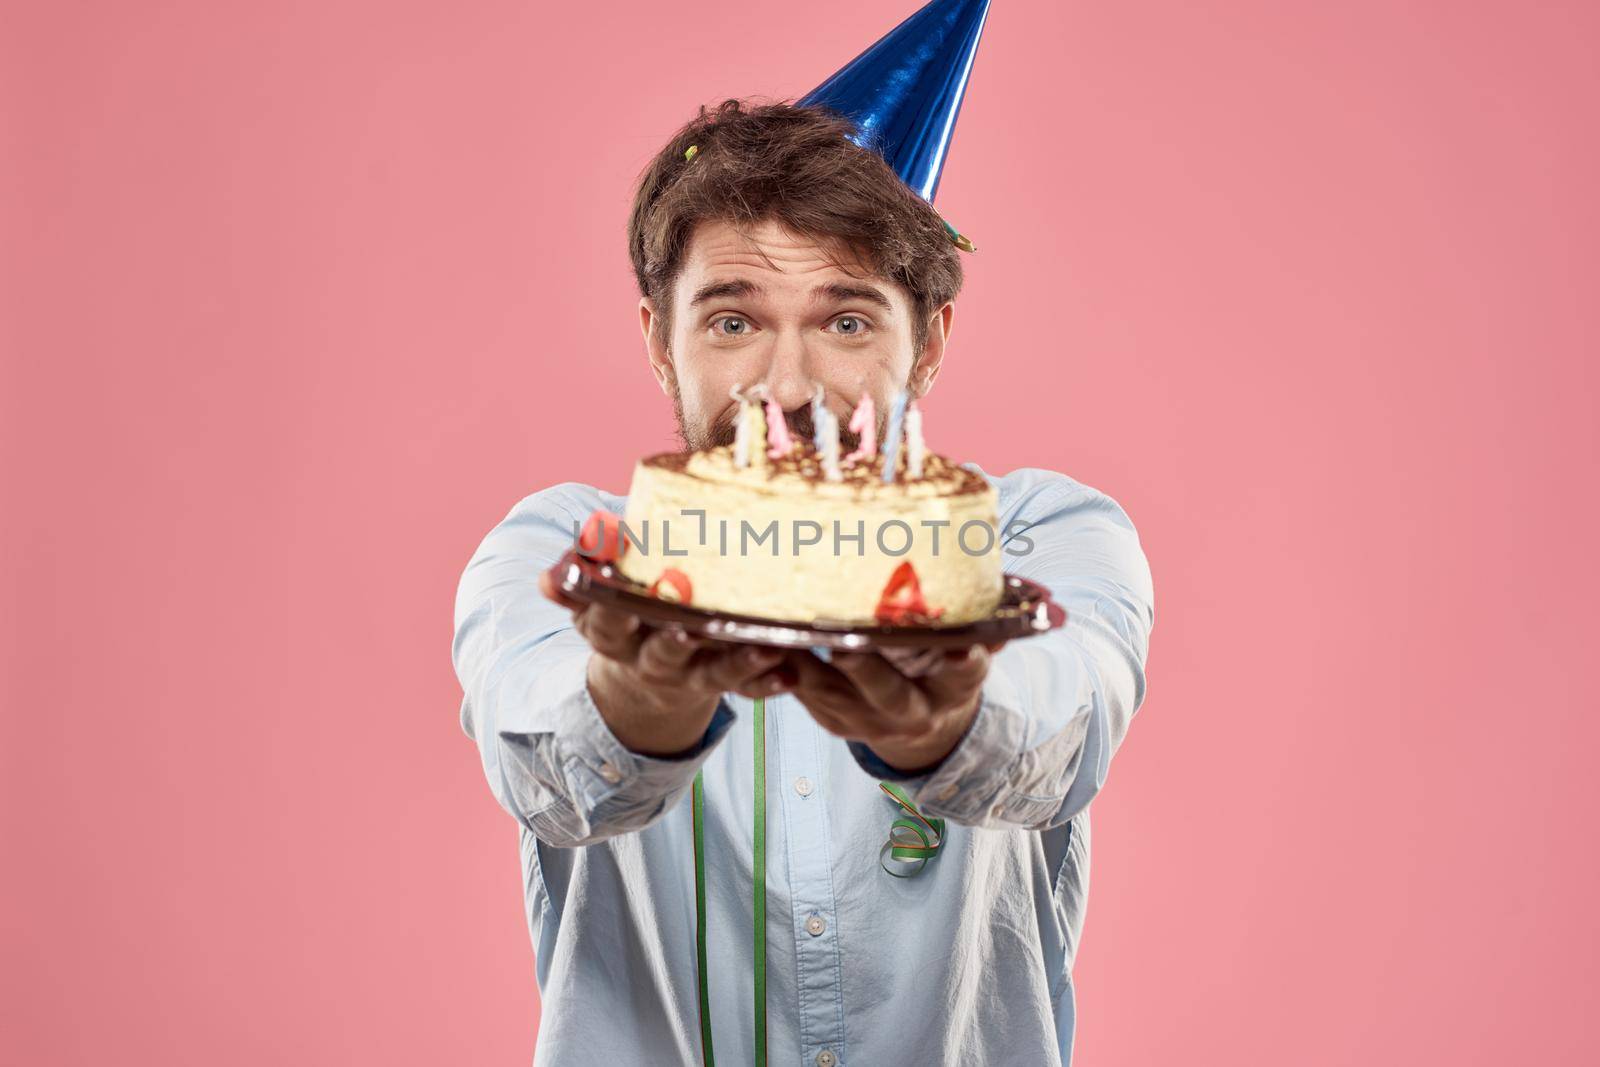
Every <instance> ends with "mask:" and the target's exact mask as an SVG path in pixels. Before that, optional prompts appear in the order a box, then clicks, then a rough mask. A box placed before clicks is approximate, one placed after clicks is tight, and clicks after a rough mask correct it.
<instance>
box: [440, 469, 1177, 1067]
mask: <svg viewBox="0 0 1600 1067" xmlns="http://www.w3.org/2000/svg"><path fill="white" fill-rule="evenodd" d="M969 466H971V465H969ZM972 469H974V470H978V468H977V467H975V466H973V467H972ZM979 473H982V471H981V470H980V471H979ZM984 476H985V477H986V478H988V479H989V480H990V482H991V483H992V484H994V485H995V486H996V487H997V488H998V490H999V507H1000V527H1001V529H1007V528H1009V529H1011V530H1016V529H1017V528H1018V526H1020V525H1022V524H1028V525H1029V527H1030V528H1028V529H1027V530H1026V531H1025V533H1024V534H1023V535H1022V536H1026V537H1028V538H1031V539H1032V542H1033V546H1032V549H1031V551H1029V552H1027V553H1026V554H1008V555H1006V556H1005V557H1004V558H1005V568H1006V570H1007V571H1008V572H1009V573H1013V574H1019V575H1022V576H1024V577H1027V578H1031V579H1033V580H1034V581H1037V582H1040V583H1042V584H1043V585H1045V586H1047V587H1048V588H1049V589H1050V591H1051V593H1052V594H1053V595H1054V597H1055V599H1056V602H1057V603H1059V604H1061V605H1062V606H1063V607H1064V608H1066V609H1067V612H1068V621H1067V624H1066V625H1065V626H1064V627H1062V628H1060V629H1057V630H1054V631H1051V632H1050V633H1047V634H1043V635H1040V636H1035V637H1029V638H1026V639H1021V640H1016V641H1012V642H1011V643H1010V644H1008V645H1007V646H1006V647H1005V648H1004V649H1003V650H1002V651H1001V652H1000V653H999V654H998V655H997V656H995V658H994V660H993V663H992V666H991V669H990V672H989V675H988V678H987V679H986V681H985V682H984V686H983V694H982V702H981V705H980V708H979V711H978V714H977V717H976V719H975V720H974V722H973V725H972V727H971V728H970V729H969V730H968V732H967V735H966V736H965V737H964V738H963V739H962V740H961V742H960V743H959V745H958V746H957V747H956V749H955V751H954V752H952V753H951V755H950V756H949V757H948V758H947V759H946V760H945V761H944V762H943V763H941V764H940V765H939V766H938V767H937V768H935V769H934V770H933V771H931V772H928V773H926V774H922V775H918V776H915V777H906V776H904V775H900V774H898V773H896V772H894V771H892V770H891V769H890V768H889V767H888V766H887V765H886V764H884V763H883V762H882V761H880V760H879V759H877V757H876V756H874V754H873V753H872V752H871V751H870V750H869V749H868V748H866V747H865V746H863V745H861V744H858V743H853V742H852V743H847V742H845V741H843V740H841V739H839V738H837V737H835V736H833V735H832V734H829V733H828V732H826V731H825V730H823V729H822V728H821V727H820V726H819V725H817V723H816V722H815V721H814V720H813V719H812V718H811V716H810V715H809V714H808V713H807V712H806V709H805V708H804V707H803V706H802V705H801V704H800V703H799V702H798V701H797V700H796V699H795V698H794V697H793V696H790V695H787V694H784V695H779V696H776V697H771V698H768V700H767V705H766V708H767V713H766V748H767V764H766V766H767V772H766V773H767V831H766V834H767V975H768V977H767V997H768V1005H769V1009H768V1023H767V1033H768V1040H767V1048H768V1058H769V1062H770V1063H771V1064H773V1065H782V1067H819V1065H820V1067H830V1065H831V1067H885V1065H896V1064H916V1065H919V1067H922V1065H938V1064H949V1065H952V1067H954V1065H957V1064H960V1065H962V1067H981V1065H992V1067H1017V1065H1031V1064H1065V1063H1068V1062H1070V1059H1071V1053H1072V1035H1073V1027H1074V1006H1073V991H1072V962H1073V958H1074V955H1075V954H1076V950H1077V947H1078V938H1079V934H1080V932H1081V931H1082V928H1083V917H1084V905H1085V900H1086V895H1087V890H1088V876H1089V802H1090V801H1091V800H1093V799H1094V796H1095V794H1096V793H1098V792H1099V790H1100V788H1101V786H1102V785H1103V784H1104V783H1105V780H1106V770H1107V767H1108V765H1109V763H1110V760H1111V756H1112V754H1113V753H1114V752H1115V751H1116V750H1117V746H1118V745H1119V744H1120V743H1121V742H1122V738H1123V735H1124V734H1125V733H1126V731H1127V729H1128V723H1129V721H1130V720H1131V719H1132V717H1133V714H1134V712H1135V711H1136V710H1138V708H1139V706H1140V704H1141V703H1142V702H1143V700H1144V693H1145V658H1146V655H1147V651H1148V648H1149V641H1150V631H1151V628H1152V627H1153V625H1154V622H1155V602H1154V594H1153V591H1152V584H1151V576H1150V569H1149V564H1148V562H1147V561H1146V558H1145V555H1144V552H1143V549H1142V548H1141V546H1140V544H1139V538H1138V534H1137V532H1136V531H1135V529H1134V527H1133V524H1132V523H1131V522H1130V521H1129V519H1128V516H1127V515H1126V513H1124V511H1123V510H1122V508H1121V507H1120V506H1119V505H1118V504H1117V503H1116V502H1115V501H1114V500H1112V499H1111V498H1110V497H1108V496H1107V495H1106V494H1104V493H1102V492H1100V491H1098V490H1096V489H1093V488H1090V487H1089V486H1086V485H1083V484H1081V483H1079V482H1076V481H1074V480H1072V479H1071V478H1068V477H1065V476H1064V475H1061V474H1057V473H1054V472H1051V471H1045V470H1038V469H1034V468H1024V469H1021V470H1017V471H1014V472H1012V473H1011V474H1008V475H1005V476H1003V477H1000V478H995V477H993V476H990V475H987V474H985V475H984ZM596 508H605V509H607V510H609V511H614V512H617V513H619V514H620V513H622V512H623V511H624V509H625V498H623V497H619V496H616V495H614V494H611V493H606V492H603V491H600V490H597V489H594V488H592V487H590V486H587V485H580V484H577V483H571V482H568V483H563V484H561V485H556V486H553V487H551V488H549V489H545V490H543V491H541V492H538V493H535V494H533V495H532V496H529V497H527V498H526V499H524V500H522V501H521V502H520V503H519V504H517V506H516V507H514V508H513V509H512V510H511V513H510V514H509V515H508V516H506V518H505V519H504V521H502V522H501V523H500V524H499V525H497V526H496V527H495V528H494V529H493V530H491V531H490V532H489V534H488V536H487V537H485V538H484V541H483V543H482V545H480V546H479V548H478V550H477V552H476V553H475V554H474V555H473V557H472V560H471V562H470V563H469V564H468V565H467V568H466V571H465V573H464V574H463V575H462V578H461V584H460V589H459V591H458V593H457V598H456V605H455V642H454V646H453V658H454V663H455V668H456V674H457V676H458V677H459V678H460V680H461V685H462V688H463V690H464V691H465V698H464V699H463V701H462V704H461V725H462V727H463V729H465V730H466V732H467V734H468V735H469V736H471V737H472V738H473V739H474V740H475V741H476V743H477V746H478V750H479V753H480V755H481V756H482V760H483V768H484V772H485V773H486V775H487V776H488V780H489V787H490V789H491V790H492V791H493V793H494V796H495V798H496V799H497V800H498V801H499V802H500V805H501V806H502V807H503V808H504V809H505V810H506V811H508V812H510V814H511V815H512V816H513V817H514V818H515V819H516V822H517V824H518V827H519V834H520V845H521V856H522V875H523V889H524V897H525V900H526V905H527V915H528V923H529V929H530V932H531V934H532V937H533V943H534V950H535V960H536V964H537V967H536V970H537V976H538V983H539V989H540V992H541V995H542V999H543V1012H542V1014H541V1016H540V1021H539V1033H538V1039H537V1045H536V1051H535V1054H534V1063H535V1065H542V1064H551V1065H559V1067H568V1065H572V1064H602V1065H609V1067H634V1065H640V1064H650V1065H654V1064H663V1065H675V1064H699V1063H701V1047H700V1046H701V1041H700V1024H699V1014H698V1006H697V988H698V987H697V968H696V962H695V886H694V851H693V834H692V823H691V805H690V803H689V800H688V796H687V794H688V793H689V790H690V785H691V783H692V781H693V779H694V776H695V773H696V772H697V771H699V770H701V768H702V767H703V768H704V770H705V775H704V781H705V813H704V816H705V818H704V821H705V850H706V870H707V913H708V914H707V930H708V935H707V939H708V959H709V966H708V968H707V971H708V977H709V984H710V1004H711V1020H712V1033H713V1040H714V1042H715V1048H716V1054H717V1059H718V1061H719V1062H720V1063H722V1064H723V1065H724V1067H730V1065H737V1064H749V1063H752V1062H754V1036H755V1032H754V1024H753V1019H752V1007H751V1005H752V1000H753V997H754V977H753V966H754V958H753V949H752V940H753V929H752V926H753V922H754V912H753V906H752V901H751V885H752V881H751V880H752V860H753V857H752V847H753V840H754V830H753V822H752V819H753V816H752V812H753V808H752V803H753V787H754V770H753V755H752V747H753V742H754V737H753V735H752V729H751V721H752V716H751V703H752V702H751V701H750V700H748V699H745V698H743V697H739V696H737V695H733V694H729V695H727V696H725V697H724V698H723V700H722V701H721V703H720V705H719V706H718V708H717V710H716V713H715V714H714V716H713V718H712V721H711V724H710V726H709V728H708V729H707V731H706V734H705V736H704V739H703V740H702V742H701V744H700V746H699V747H698V748H697V749H696V750H695V751H694V752H693V753H692V754H690V755H688V756H685V757H683V758H679V759H660V758H654V757H649V756H643V755H639V754H637V753H634V752H632V751H631V750H629V749H627V748H625V747H624V746H623V745H622V744H621V743H620V742H619V741H618V740H617V739H616V737H615V735H613V734H612V733H611V731H610V729H609V728H608V727H607V726H606V724H605V721H604V719H602V718H601V716H600V713H599V711H598V709H597V708H596V707H595V704H594V701H593V700H592V699H591V698H590V696H589V692H588V688H587V686H586V684H585V666H586V662H587V660H588V658H589V655H590V650H589V647H588V645H587V644H586V643H585V642H584V640H583V638H582V637H580V636H579V635H578V634H577V633H576V632H575V631H574V630H573V628H572V626H571V616H570V613H569V612H568V611H566V610H565V609H563V608H561V607H559V606H558V605H556V604H554V603H551V602H550V601H548V600H546V599H545V598H544V597H543V596H541V595H540V593H539V588H538V581H539V574H540V572H541V571H543V570H544V569H546V568H547V567H549V566H550V565H551V564H553V563H554V562H555V561H556V560H557V559H558V558H559V557H560V556H561V555H562V553H563V552H565V551H566V549H567V548H569V547H570V546H571V544H572V536H573V529H574V523H581V522H582V521H583V520H584V519H585V518H586V517H587V516H588V515H589V513H590V512H592V511H593V510H594V509H596ZM1015 520H1020V522H1016V521H1015ZM1008 544H1009V543H1008ZM1009 547H1010V548H1011V549H1012V550H1013V552H1014V551H1015V550H1016V549H1017V548H1019V547H1022V545H1021V543H1020V542H1017V543H1015V544H1009ZM880 779H883V780H890V781H896V782H898V783H899V784H900V785H901V786H902V787H903V788H904V789H906V790H907V791H908V792H909V793H910V795H911V797H912V799H913V800H914V802H915V804H916V805H917V807H918V809H919V810H920V811H921V812H922V813H923V814H924V815H927V816H929V817H933V816H942V817H943V818H945V819H946V820H947V831H946V837H945V843H944V845H943V846H942V848H941V849H940V850H939V853H938V855H937V856H936V857H935V858H934V859H933V860H931V861H930V862H928V863H927V865H926V866H925V867H924V868H923V870H922V871H921V873H919V874H917V875H915V876H913V877H909V878H894V877H890V876H889V874H887V873H886V872H885V871H884V870H883V869H882V868H881V867H880V866H879V849H880V847H881V846H882V845H883V843H884V841H886V840H887V838H888V833H889V827H890V824H891V823H892V822H893V820H894V819H895V818H896V817H897V816H900V815H902V814H903V812H902V811H901V810H900V809H899V808H898V807H897V806H896V805H895V803H894V802H893V801H892V800H891V799H890V798H889V797H888V796H887V795H886V794H885V793H884V792H883V791H882V790H880V789H879V787H878V782H879V780H880Z"/></svg>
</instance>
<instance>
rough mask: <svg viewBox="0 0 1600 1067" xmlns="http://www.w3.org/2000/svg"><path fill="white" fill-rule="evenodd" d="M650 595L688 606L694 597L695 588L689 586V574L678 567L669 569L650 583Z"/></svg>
mask: <svg viewBox="0 0 1600 1067" xmlns="http://www.w3.org/2000/svg"><path fill="white" fill-rule="evenodd" d="M650 595H651V596H655V597H660V598H661V599H662V600H673V601H676V602H678V603H679V604H687V603H689V600H690V598H691V597H692V596H693V595H694V587H693V586H691V585H690V584H689V576H688V575H687V574H685V573H683V572H682V571H680V570H679V569H678V568H676V567H668V568H667V569H666V570H664V571H662V572H661V577H659V578H657V579H656V580H655V581H653V582H651V583H650Z"/></svg>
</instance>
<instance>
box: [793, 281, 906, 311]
mask: <svg viewBox="0 0 1600 1067" xmlns="http://www.w3.org/2000/svg"><path fill="white" fill-rule="evenodd" d="M811 299H812V300H813V301H814V302H819V303H820V302H821V301H823V300H834V301H843V300H865V301H866V302H867V303H869V304H876V305H878V307H880V308H882V309H883V310H884V311H887V312H890V313H893V311H894V305H893V304H891V303H890V302H889V298H888V297H886V296H884V295H883V290H881V289H878V288H877V287H876V286H871V285H847V284H845V283H844V282H831V283H829V284H827V285H819V286H817V287H816V288H815V289H813V290H811Z"/></svg>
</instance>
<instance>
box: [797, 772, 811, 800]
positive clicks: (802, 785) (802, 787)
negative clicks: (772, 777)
mask: <svg viewBox="0 0 1600 1067" xmlns="http://www.w3.org/2000/svg"><path fill="white" fill-rule="evenodd" d="M794 791H795V792H796V793H799V794H800V795H801V796H803V797H808V796H810V795H811V779H809V778H807V777H806V776H805V775H803V774H802V775H801V776H800V777H798V778H796V779H795V780H794Z"/></svg>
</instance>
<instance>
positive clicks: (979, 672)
mask: <svg viewBox="0 0 1600 1067" xmlns="http://www.w3.org/2000/svg"><path fill="white" fill-rule="evenodd" d="M989 661H990V654H989V650H988V649H987V648H986V647H984V646H983V645H971V646H969V647H968V648H967V649H966V650H965V651H964V652H960V653H958V654H955V655H947V656H945V658H944V660H943V662H941V663H940V664H939V665H938V667H936V668H935V669H934V670H933V671H930V672H929V673H928V674H927V675H926V676H925V677H923V678H922V679H920V681H921V684H922V688H923V689H924V690H925V691H926V692H927V694H928V695H929V696H930V697H932V698H933V701H934V703H935V704H938V705H941V706H943V705H947V704H950V703H952V702H955V701H960V700H962V699H964V698H967V697H970V696H971V695H972V694H973V693H975V692H977V690H978V687H979V686H981V685H983V680H984V678H985V677H987V676H988V674H989Z"/></svg>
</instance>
